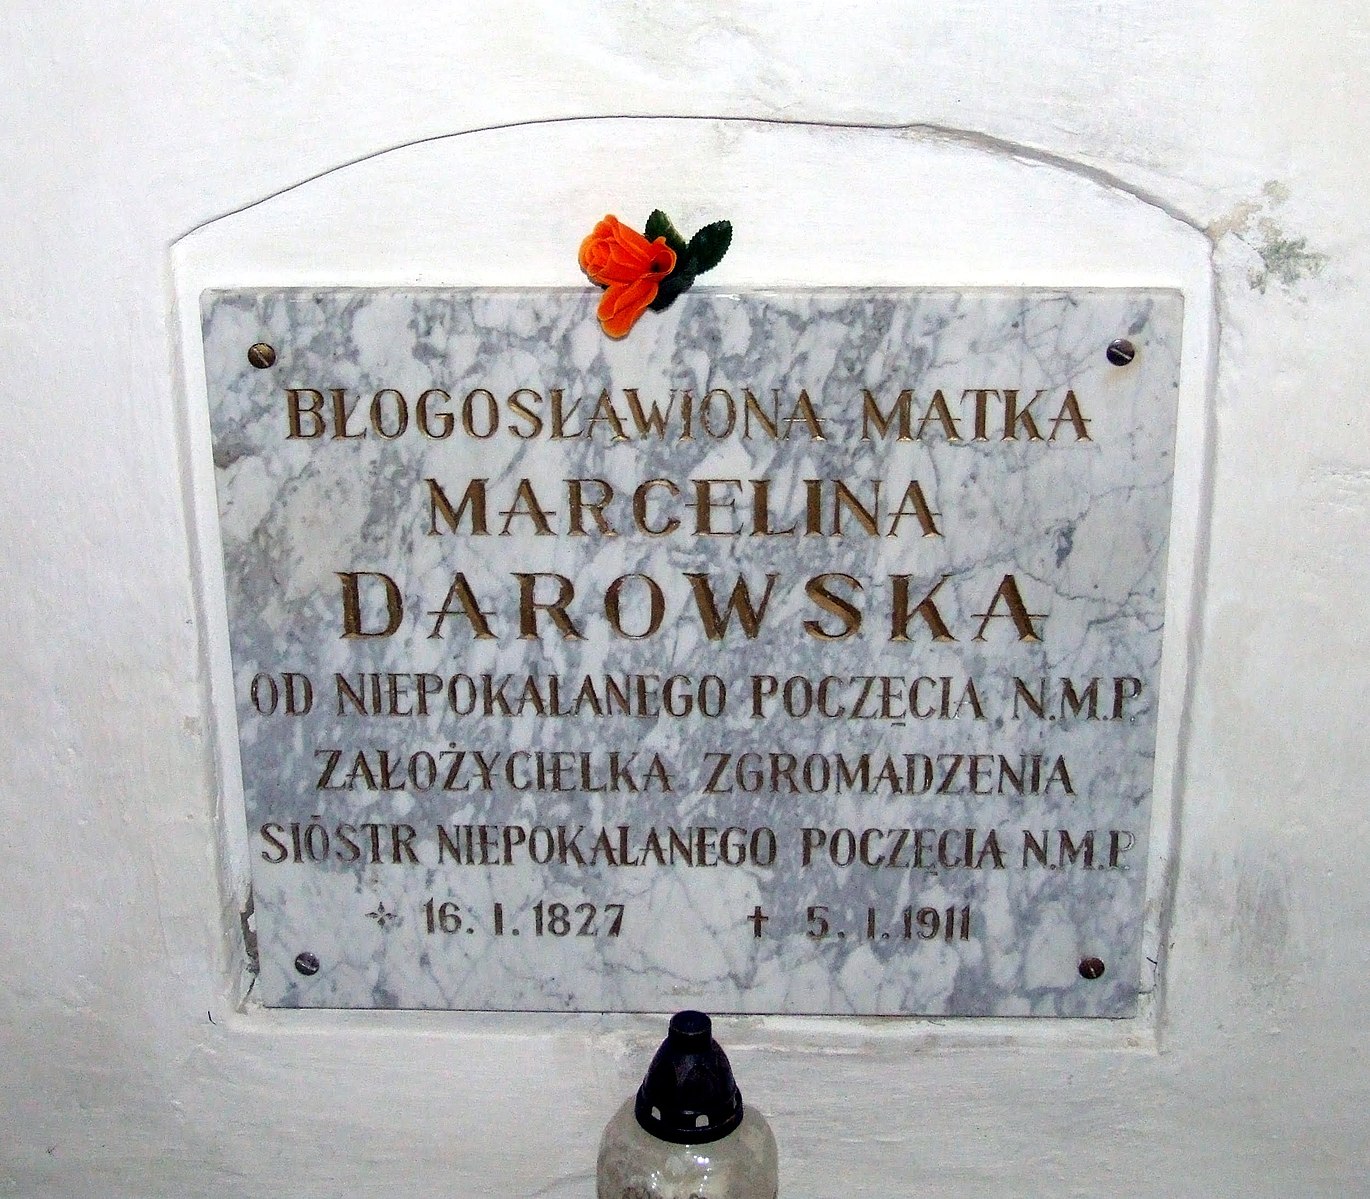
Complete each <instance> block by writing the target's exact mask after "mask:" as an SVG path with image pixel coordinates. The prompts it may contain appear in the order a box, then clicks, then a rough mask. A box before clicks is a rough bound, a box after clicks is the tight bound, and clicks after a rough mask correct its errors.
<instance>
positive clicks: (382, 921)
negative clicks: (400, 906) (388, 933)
mask: <svg viewBox="0 0 1370 1199" xmlns="http://www.w3.org/2000/svg"><path fill="white" fill-rule="evenodd" d="M366 914H367V915H368V916H370V917H371V919H372V920H374V921H375V922H376V923H377V924H379V925H380V926H381V928H385V927H386V926H387V925H388V924H389V923H390V922H391V921H392V920H398V919H399V918H400V914H399V912H393V911H391V910H390V909H389V908H387V907H386V906H385V900H381V901H380V903H378V904H377V905H376V910H375V911H374V912H367V913H366Z"/></svg>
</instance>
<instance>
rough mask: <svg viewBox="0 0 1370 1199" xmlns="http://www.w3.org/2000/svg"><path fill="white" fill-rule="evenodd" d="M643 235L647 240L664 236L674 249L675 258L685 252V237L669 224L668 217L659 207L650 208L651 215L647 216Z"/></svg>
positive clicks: (654, 239) (669, 219)
mask: <svg viewBox="0 0 1370 1199" xmlns="http://www.w3.org/2000/svg"><path fill="white" fill-rule="evenodd" d="M644 236H645V237H646V238H647V240H648V241H656V239H657V238H658V237H664V238H665V239H666V244H667V245H668V246H670V247H671V249H672V250H674V251H675V254H676V258H680V257H682V256H683V255H684V254H685V252H686V245H685V239H684V238H683V237H681V236H680V234H679V233H678V232H677V231H676V227H675V226H674V225H672V224H671V218H670V217H668V216H667V215H666V214H665V213H664V212H662V211H661V209H660V208H654V209H652V215H651V216H649V217H648V218H647V228H646V229H645V230H644Z"/></svg>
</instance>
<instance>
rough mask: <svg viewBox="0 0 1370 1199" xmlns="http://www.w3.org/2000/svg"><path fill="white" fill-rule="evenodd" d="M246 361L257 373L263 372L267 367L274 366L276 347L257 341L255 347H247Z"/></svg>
mask: <svg viewBox="0 0 1370 1199" xmlns="http://www.w3.org/2000/svg"><path fill="white" fill-rule="evenodd" d="M247 360H248V361H249V362H250V363H252V365H253V366H255V367H256V368H257V369H258V370H259V371H264V370H266V368H267V367H269V366H275V365H276V347H275V346H269V345H267V344H266V342H264V341H259V342H258V343H257V344H256V345H254V346H251V347H249V349H248V351H247Z"/></svg>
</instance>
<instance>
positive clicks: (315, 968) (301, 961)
mask: <svg viewBox="0 0 1370 1199" xmlns="http://www.w3.org/2000/svg"><path fill="white" fill-rule="evenodd" d="M295 969H296V970H298V971H299V972H300V973H301V974H303V975H304V976H305V978H308V977H309V976H310V975H311V974H318V972H319V959H318V958H316V957H315V956H314V955H313V954H312V953H301V954H297V955H296V957H295ZM1080 969H1081V970H1083V969H1084V967H1083V966H1081V967H1080Z"/></svg>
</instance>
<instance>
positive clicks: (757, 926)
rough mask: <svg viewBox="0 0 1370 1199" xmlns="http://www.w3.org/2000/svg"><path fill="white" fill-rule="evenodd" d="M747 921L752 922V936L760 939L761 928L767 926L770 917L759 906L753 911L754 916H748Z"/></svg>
mask: <svg viewBox="0 0 1370 1199" xmlns="http://www.w3.org/2000/svg"><path fill="white" fill-rule="evenodd" d="M747 919H748V920H750V921H751V922H752V936H754V937H760V936H761V926H762V925H763V924H765V923H766V921H767V920H769V919H770V917H769V916H767V915H766V914H765V912H763V911H762V910H761V905H760V904H757V905H756V907H754V908H753V909H752V914H751V915H750V916H748V917H747Z"/></svg>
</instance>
